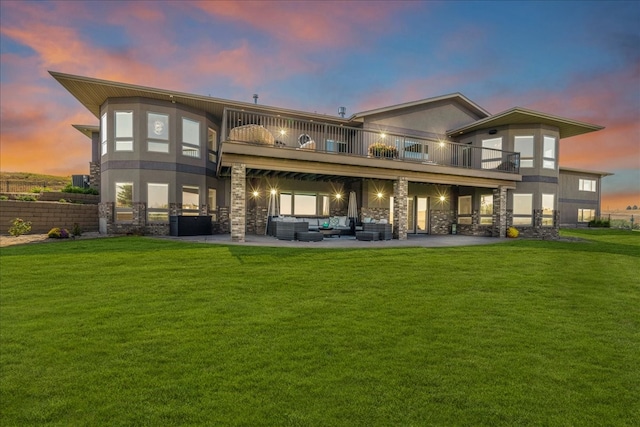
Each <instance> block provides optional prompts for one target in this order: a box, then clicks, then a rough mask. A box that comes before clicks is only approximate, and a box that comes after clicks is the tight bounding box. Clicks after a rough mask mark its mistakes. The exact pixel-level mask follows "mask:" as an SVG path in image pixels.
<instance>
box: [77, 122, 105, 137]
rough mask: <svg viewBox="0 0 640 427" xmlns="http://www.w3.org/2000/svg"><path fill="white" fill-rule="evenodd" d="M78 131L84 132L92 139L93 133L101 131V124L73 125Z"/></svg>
mask: <svg viewBox="0 0 640 427" xmlns="http://www.w3.org/2000/svg"><path fill="white" fill-rule="evenodd" d="M71 126H73V127H74V128H75V129H76V130H77V131H79V132H80V133H82V134H83V135H84V136H86V137H87V138H89V139H91V134H92V133H94V132H100V126H97V125H71Z"/></svg>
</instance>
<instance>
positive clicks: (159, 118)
mask: <svg viewBox="0 0 640 427" xmlns="http://www.w3.org/2000/svg"><path fill="white" fill-rule="evenodd" d="M147 138H148V140H147V150H149V151H154V152H157V153H168V152H169V116H168V115H166V114H157V113H147Z"/></svg>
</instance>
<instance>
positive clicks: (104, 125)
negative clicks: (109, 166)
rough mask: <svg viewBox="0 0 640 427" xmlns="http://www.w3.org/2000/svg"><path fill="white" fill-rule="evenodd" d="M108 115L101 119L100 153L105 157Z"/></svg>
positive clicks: (105, 114)
mask: <svg viewBox="0 0 640 427" xmlns="http://www.w3.org/2000/svg"><path fill="white" fill-rule="evenodd" d="M107 129H108V128H107V113H104V114H103V115H102V117H100V152H101V153H102V155H103V156H104V155H105V154H107V151H108V149H107Z"/></svg>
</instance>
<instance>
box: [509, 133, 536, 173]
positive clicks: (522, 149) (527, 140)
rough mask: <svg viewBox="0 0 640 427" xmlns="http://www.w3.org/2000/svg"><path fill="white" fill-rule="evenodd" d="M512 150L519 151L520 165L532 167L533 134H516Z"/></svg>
mask: <svg viewBox="0 0 640 427" xmlns="http://www.w3.org/2000/svg"><path fill="white" fill-rule="evenodd" d="M513 151H515V152H518V153H520V167H521V168H532V167H533V152H534V150H533V136H516V137H515V139H514V144H513Z"/></svg>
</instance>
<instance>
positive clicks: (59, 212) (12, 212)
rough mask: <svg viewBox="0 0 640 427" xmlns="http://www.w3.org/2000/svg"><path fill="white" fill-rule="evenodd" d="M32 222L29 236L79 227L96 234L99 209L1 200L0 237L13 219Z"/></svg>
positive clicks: (64, 204) (73, 204)
mask: <svg viewBox="0 0 640 427" xmlns="http://www.w3.org/2000/svg"><path fill="white" fill-rule="evenodd" d="M16 218H21V219H23V220H25V221H31V233H32V234H42V233H48V232H49V230H51V229H52V228H54V227H62V228H66V229H67V230H69V231H72V230H73V226H74V224H76V223H77V224H78V225H79V226H80V228H81V229H82V230H83V231H86V232H95V231H98V205H93V204H92V205H88V204H87V205H83V204H76V203H57V202H21V201H16V200H0V224H1V225H2V228H0V233H1V234H3V235H4V234H9V231H8V230H9V227H11V222H13V220H14V219H16Z"/></svg>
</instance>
